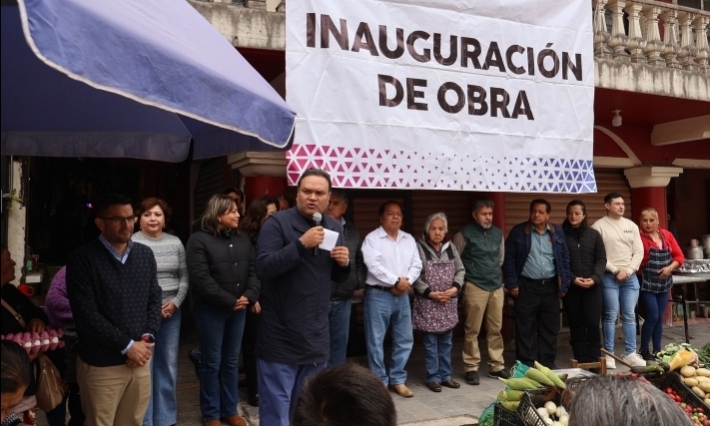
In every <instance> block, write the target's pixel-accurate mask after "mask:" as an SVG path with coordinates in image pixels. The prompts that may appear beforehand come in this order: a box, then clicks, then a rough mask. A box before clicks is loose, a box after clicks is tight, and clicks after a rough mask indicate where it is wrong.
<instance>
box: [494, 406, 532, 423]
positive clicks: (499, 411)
mask: <svg viewBox="0 0 710 426" xmlns="http://www.w3.org/2000/svg"><path fill="white" fill-rule="evenodd" d="M493 424H494V426H525V424H524V423H523V422H522V421H521V420H520V416H518V413H516V412H515V411H510V410H508V409H507V408H505V407H503V406H502V405H500V404H499V403H497V402H496V403H495V408H494V409H493Z"/></svg>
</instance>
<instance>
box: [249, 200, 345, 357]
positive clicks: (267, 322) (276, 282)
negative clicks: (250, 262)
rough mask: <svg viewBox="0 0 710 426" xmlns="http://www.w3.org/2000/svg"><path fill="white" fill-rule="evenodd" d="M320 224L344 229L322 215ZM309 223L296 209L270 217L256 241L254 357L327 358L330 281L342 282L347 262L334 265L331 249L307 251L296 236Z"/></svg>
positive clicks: (340, 229) (330, 227) (341, 234)
mask: <svg viewBox="0 0 710 426" xmlns="http://www.w3.org/2000/svg"><path fill="white" fill-rule="evenodd" d="M322 225H323V227H324V228H326V229H330V230H331V231H335V232H338V233H339V234H340V236H339V237H338V243H337V245H338V246H342V245H343V229H342V227H341V226H340V224H339V223H338V222H337V221H336V220H335V219H333V218H331V217H329V216H326V215H323V222H322ZM311 226H313V224H312V223H311V222H310V221H308V220H306V218H304V217H303V216H302V215H301V214H300V213H299V212H298V210H297V209H296V208H291V209H288V210H285V211H282V212H278V213H274V214H273V215H271V216H270V217H269V218H268V219H267V220H266V222H264V226H263V227H262V228H261V232H260V233H259V239H258V241H257V246H256V248H257V256H256V275H257V277H258V278H259V279H260V280H261V295H260V297H259V303H260V304H261V321H260V324H259V335H258V338H257V345H256V353H257V356H258V357H259V358H261V359H263V360H265V361H269V362H278V363H281V364H290V365H305V364H313V363H322V362H326V361H327V360H328V358H329V357H330V332H329V326H328V308H329V306H330V291H331V289H330V283H331V281H334V282H337V283H341V282H343V281H345V280H346V279H347V278H348V276H349V274H350V266H349V265H348V266H346V267H344V268H342V267H339V266H338V265H337V263H335V261H334V260H332V259H331V258H330V252H329V251H325V250H320V253H319V255H318V256H316V255H314V254H313V249H306V248H305V247H304V246H303V244H301V242H300V241H299V240H298V239H299V238H300V237H301V235H303V234H304V233H305V232H306V231H308V229H309V228H310V227H311Z"/></svg>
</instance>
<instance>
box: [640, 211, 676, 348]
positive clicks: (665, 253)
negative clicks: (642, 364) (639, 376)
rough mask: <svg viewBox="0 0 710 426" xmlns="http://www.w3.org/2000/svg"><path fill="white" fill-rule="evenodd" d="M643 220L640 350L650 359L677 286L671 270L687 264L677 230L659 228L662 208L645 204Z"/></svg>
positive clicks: (658, 340) (641, 221) (641, 229)
mask: <svg viewBox="0 0 710 426" xmlns="http://www.w3.org/2000/svg"><path fill="white" fill-rule="evenodd" d="M639 222H640V223H639V225H640V232H641V242H643V261H642V262H641V267H640V269H639V272H640V273H641V279H640V280H639V281H641V292H640V293H639V301H640V302H641V303H642V304H643V306H644V308H646V318H645V321H644V323H643V326H642V327H641V346H640V348H641V350H640V352H639V353H640V355H641V357H642V358H643V359H645V360H649V359H653V358H654V354H656V353H658V352H660V350H661V334H662V333H663V312H664V311H665V310H666V305H667V304H668V292H669V290H670V289H671V287H673V276H672V275H671V274H672V272H673V271H674V270H676V269H678V268H679V267H680V266H681V265H682V264H683V262H684V261H685V257H684V256H683V251H682V250H681V249H680V247H679V246H678V242H676V240H675V237H673V234H671V233H670V232H669V231H667V230H665V229H660V228H659V226H658V225H659V222H658V212H657V211H656V210H655V209H654V208H652V207H647V208H645V209H644V210H643V211H642V212H641V217H640V219H639ZM650 341H653V351H652V352H650V351H649V350H648V344H649V342H650Z"/></svg>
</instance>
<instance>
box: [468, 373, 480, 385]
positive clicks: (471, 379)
mask: <svg viewBox="0 0 710 426" xmlns="http://www.w3.org/2000/svg"><path fill="white" fill-rule="evenodd" d="M466 384H469V385H480V384H481V380H480V379H479V378H478V372H477V371H467V372H466Z"/></svg>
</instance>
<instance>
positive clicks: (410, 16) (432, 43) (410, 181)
mask: <svg viewBox="0 0 710 426" xmlns="http://www.w3.org/2000/svg"><path fill="white" fill-rule="evenodd" d="M286 7H287V11H286V32H287V35H286V94H287V101H288V103H289V105H290V106H291V107H292V108H294V109H295V110H296V112H297V113H298V117H297V120H296V134H295V140H294V144H293V147H292V149H291V150H290V151H289V152H288V153H287V159H288V178H289V183H290V184H295V182H296V181H297V180H298V177H299V176H300V174H301V173H302V172H303V171H304V170H306V169H307V168H310V167H320V168H322V169H324V170H327V171H328V172H329V173H330V174H331V176H332V179H333V184H334V186H338V187H350V188H398V189H402V188H409V189H442V190H476V191H516V192H519V191H535V192H573V193H583V192H596V183H595V180H594V171H593V168H592V132H593V117H594V113H593V102H594V57H593V48H592V42H593V33H592V9H591V7H590V4H589V2H588V1H573V2H567V1H558V0H488V1H481V0H458V1H452V0H409V1H405V0H359V1H332V0H299V1H287V2H286Z"/></svg>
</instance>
